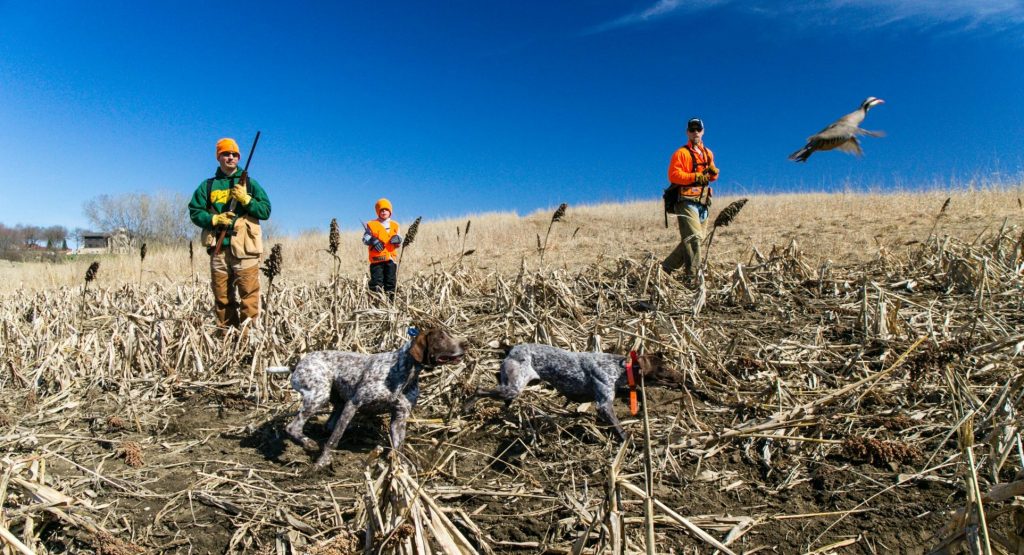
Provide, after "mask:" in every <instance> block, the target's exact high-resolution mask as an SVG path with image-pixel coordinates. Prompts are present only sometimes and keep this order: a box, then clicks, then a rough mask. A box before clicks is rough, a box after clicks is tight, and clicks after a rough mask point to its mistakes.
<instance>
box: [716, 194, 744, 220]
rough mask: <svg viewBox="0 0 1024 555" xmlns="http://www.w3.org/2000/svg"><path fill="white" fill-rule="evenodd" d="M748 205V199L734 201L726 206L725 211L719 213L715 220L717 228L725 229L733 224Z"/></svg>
mask: <svg viewBox="0 0 1024 555" xmlns="http://www.w3.org/2000/svg"><path fill="white" fill-rule="evenodd" d="M746 203H747V199H745V198H741V199H740V200H737V201H733V202H731V203H730V204H729V206H726V207H725V209H724V210H722V211H721V212H719V214H718V217H716V218H715V227H725V226H727V225H729V224H731V223H732V221H733V220H735V219H736V216H737V215H739V213H740V210H743V205H744V204H746Z"/></svg>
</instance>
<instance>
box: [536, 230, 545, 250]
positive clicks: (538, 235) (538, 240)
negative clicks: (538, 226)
mask: <svg viewBox="0 0 1024 555" xmlns="http://www.w3.org/2000/svg"><path fill="white" fill-rule="evenodd" d="M543 248H544V247H543V246H541V244H540V233H538V234H537V250H541V249H543Z"/></svg>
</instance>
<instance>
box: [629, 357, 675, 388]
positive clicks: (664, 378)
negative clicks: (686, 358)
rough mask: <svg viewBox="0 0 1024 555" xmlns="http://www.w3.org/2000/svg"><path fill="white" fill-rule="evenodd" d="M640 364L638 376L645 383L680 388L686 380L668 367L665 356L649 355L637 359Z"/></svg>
mask: <svg viewBox="0 0 1024 555" xmlns="http://www.w3.org/2000/svg"><path fill="white" fill-rule="evenodd" d="M637 361H638V362H639V363H640V374H642V375H643V377H644V381H645V382H654V383H659V384H664V385H677V386H679V387H682V386H683V385H684V384H685V383H686V378H685V376H683V374H681V373H680V372H679V371H677V370H676V369H675V368H672V367H671V366H669V364H668V361H667V360H665V356H664V355H663V354H661V353H651V354H648V355H641V356H639V357H637Z"/></svg>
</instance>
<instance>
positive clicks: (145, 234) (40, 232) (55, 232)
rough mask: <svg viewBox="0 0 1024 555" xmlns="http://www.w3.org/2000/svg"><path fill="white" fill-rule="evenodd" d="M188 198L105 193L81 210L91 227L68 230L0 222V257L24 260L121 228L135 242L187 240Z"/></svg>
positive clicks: (160, 193) (191, 228)
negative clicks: (29, 255)
mask: <svg viewBox="0 0 1024 555" xmlns="http://www.w3.org/2000/svg"><path fill="white" fill-rule="evenodd" d="M188 200H189V199H188V197H186V196H185V195H184V194H182V193H179V192H173V191H171V192H168V191H157V192H155V193H118V194H104V195H99V196H97V197H94V198H92V199H89V200H87V201H86V202H85V203H84V204H83V205H82V211H83V213H84V214H85V217H86V219H87V220H88V221H89V225H90V226H92V227H91V229H83V228H75V229H73V230H70V231H69V230H68V228H67V227H65V226H62V225H51V226H38V225H25V224H17V225H5V224H3V223H0V257H2V258H5V259H14V260H23V259H25V255H26V254H27V253H38V252H40V251H50V252H58V251H67V250H69V249H68V242H69V241H73V242H74V244H75V246H76V247H78V246H80V245H81V243H82V236H83V235H86V234H89V233H96V232H99V233H112V232H115V231H117V230H119V229H124V230H125V231H126V232H127V234H128V237H129V239H131V240H132V241H134V242H144V243H149V244H155V245H158V244H173V243H181V242H183V241H189V240H191V239H193V238H194V237H195V235H196V228H195V226H194V225H192V221H191V220H190V219H189V215H188Z"/></svg>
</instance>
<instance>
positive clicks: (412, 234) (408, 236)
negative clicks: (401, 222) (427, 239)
mask: <svg viewBox="0 0 1024 555" xmlns="http://www.w3.org/2000/svg"><path fill="white" fill-rule="evenodd" d="M422 219H423V216H418V217H417V218H416V221H414V222H413V223H412V225H411V226H409V231H407V232H406V233H405V239H404V240H403V241H402V248H403V249H404V248H405V247H408V246H409V245H411V244H412V242H413V240H415V239H416V233H417V232H418V231H419V230H420V220H422Z"/></svg>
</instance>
